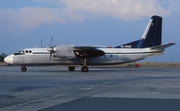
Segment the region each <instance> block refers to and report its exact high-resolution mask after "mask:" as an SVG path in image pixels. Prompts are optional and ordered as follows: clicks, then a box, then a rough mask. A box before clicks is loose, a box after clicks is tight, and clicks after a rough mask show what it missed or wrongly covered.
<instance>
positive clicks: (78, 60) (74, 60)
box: [4, 15, 175, 72]
mask: <svg viewBox="0 0 180 111" xmlns="http://www.w3.org/2000/svg"><path fill="white" fill-rule="evenodd" d="M161 42H162V17H160V16H157V15H154V16H152V17H151V19H150V21H149V23H148V25H147V27H146V29H145V31H144V33H143V35H142V38H141V39H139V40H136V41H133V42H130V43H126V44H123V45H118V46H115V47H106V46H99V45H58V46H53V47H52V46H50V47H47V48H25V49H22V50H20V51H19V52H17V53H14V54H11V55H9V56H7V57H6V58H5V59H4V61H5V62H6V63H8V64H12V65H19V66H21V71H22V72H26V71H27V68H26V66H39V65H64V66H68V69H69V71H74V70H75V67H76V66H79V65H80V66H82V68H81V71H82V72H88V71H89V68H88V66H93V65H96V66H97V65H115V64H123V63H129V62H134V61H138V60H142V59H145V58H147V57H150V56H154V55H160V54H162V53H163V52H164V50H165V48H167V47H170V46H172V45H175V43H167V44H164V45H162V44H161Z"/></svg>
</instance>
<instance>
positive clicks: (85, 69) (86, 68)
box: [81, 58, 89, 72]
mask: <svg viewBox="0 0 180 111" xmlns="http://www.w3.org/2000/svg"><path fill="white" fill-rule="evenodd" d="M81 71H82V72H88V71H89V68H88V67H87V66H86V58H84V61H83V67H82V68H81Z"/></svg>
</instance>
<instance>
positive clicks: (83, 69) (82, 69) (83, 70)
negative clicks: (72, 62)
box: [81, 66, 89, 72]
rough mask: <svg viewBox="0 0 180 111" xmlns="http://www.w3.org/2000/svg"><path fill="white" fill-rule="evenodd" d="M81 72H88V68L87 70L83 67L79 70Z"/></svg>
mask: <svg viewBox="0 0 180 111" xmlns="http://www.w3.org/2000/svg"><path fill="white" fill-rule="evenodd" d="M81 71H82V72H88V71H89V68H88V67H87V66H83V67H82V68H81Z"/></svg>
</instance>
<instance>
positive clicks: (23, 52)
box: [15, 49, 32, 55]
mask: <svg viewBox="0 0 180 111" xmlns="http://www.w3.org/2000/svg"><path fill="white" fill-rule="evenodd" d="M28 53H29V54H30V53H32V51H31V50H24V49H21V50H19V52H18V53H15V55H24V54H28Z"/></svg>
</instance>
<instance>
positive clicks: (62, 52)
mask: <svg viewBox="0 0 180 111" xmlns="http://www.w3.org/2000/svg"><path fill="white" fill-rule="evenodd" d="M55 50H56V57H60V58H76V56H75V54H74V51H73V45H60V46H56V47H55Z"/></svg>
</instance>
